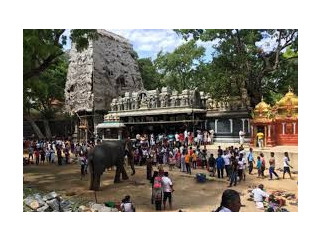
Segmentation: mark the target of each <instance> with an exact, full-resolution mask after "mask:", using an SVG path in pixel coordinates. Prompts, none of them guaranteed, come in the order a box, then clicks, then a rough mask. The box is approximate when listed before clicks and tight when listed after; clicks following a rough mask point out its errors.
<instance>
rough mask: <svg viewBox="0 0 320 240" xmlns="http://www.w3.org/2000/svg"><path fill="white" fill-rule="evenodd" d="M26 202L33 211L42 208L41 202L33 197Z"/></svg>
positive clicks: (25, 200) (26, 199)
mask: <svg viewBox="0 0 320 240" xmlns="http://www.w3.org/2000/svg"><path fill="white" fill-rule="evenodd" d="M24 202H25V204H26V205H27V206H28V207H29V208H31V209H33V210H36V209H38V208H39V207H40V204H39V202H38V201H37V200H36V199H34V198H33V197H31V196H29V197H27V198H25V199H24Z"/></svg>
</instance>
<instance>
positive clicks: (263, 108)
mask: <svg viewBox="0 0 320 240" xmlns="http://www.w3.org/2000/svg"><path fill="white" fill-rule="evenodd" d="M270 109H271V107H270V105H269V104H267V103H266V102H265V101H264V100H263V97H262V99H261V102H260V103H258V104H257V105H256V107H255V108H254V112H255V114H258V115H259V116H260V117H261V116H262V115H266V114H267V113H268V112H269V111H270Z"/></svg>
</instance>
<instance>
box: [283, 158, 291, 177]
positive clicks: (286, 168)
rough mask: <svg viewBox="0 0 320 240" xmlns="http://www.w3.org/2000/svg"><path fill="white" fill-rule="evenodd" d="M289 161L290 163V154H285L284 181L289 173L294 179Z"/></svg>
mask: <svg viewBox="0 0 320 240" xmlns="http://www.w3.org/2000/svg"><path fill="white" fill-rule="evenodd" d="M289 161H290V159H289V154H288V152H285V153H284V158H283V179H284V175H285V173H289V176H290V178H291V179H292V177H291V173H290V168H292V166H291V165H290V164H289Z"/></svg>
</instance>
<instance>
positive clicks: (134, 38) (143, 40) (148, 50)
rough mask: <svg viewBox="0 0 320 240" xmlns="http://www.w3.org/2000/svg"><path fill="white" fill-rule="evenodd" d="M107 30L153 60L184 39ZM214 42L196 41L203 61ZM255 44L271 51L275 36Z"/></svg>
mask: <svg viewBox="0 0 320 240" xmlns="http://www.w3.org/2000/svg"><path fill="white" fill-rule="evenodd" d="M106 30H107V31H109V32H113V33H115V34H118V35H120V36H122V37H124V38H126V39H128V40H129V42H130V43H131V44H132V46H133V49H134V50H135V51H136V52H137V53H138V56H139V58H151V59H152V60H154V59H155V58H156V56H157V54H158V53H159V52H160V51H161V50H162V51H163V52H168V53H171V52H173V51H174V49H176V48H177V47H178V46H180V45H182V44H184V43H185V42H186V41H185V40H184V39H183V38H182V37H181V36H179V35H178V34H176V33H175V32H174V31H173V30H172V29H106ZM64 35H66V36H67V37H68V41H67V44H66V46H64V48H65V49H70V48H71V41H70V38H69V36H70V30H66V32H65V33H64ZM214 43H215V42H213V41H208V42H202V41H200V40H198V41H197V45H198V46H203V47H204V48H205V49H206V52H205V56H204V57H203V61H204V62H211V61H212V53H213V52H214V49H213V47H212V46H213V44H214ZM256 46H258V47H261V48H262V49H263V50H264V51H265V52H269V51H272V50H273V49H274V48H275V46H276V37H275V36H271V35H269V34H267V33H265V34H263V39H262V40H261V41H260V42H257V43H256Z"/></svg>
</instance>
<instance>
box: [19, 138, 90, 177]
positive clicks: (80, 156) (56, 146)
mask: <svg viewBox="0 0 320 240" xmlns="http://www.w3.org/2000/svg"><path fill="white" fill-rule="evenodd" d="M93 147H94V143H93V142H90V141H89V142H82V143H80V142H73V141H70V140H68V139H65V140H62V139H57V140H28V139H26V140H24V141H23V148H24V149H26V150H27V153H28V157H24V159H23V160H24V164H29V163H31V164H33V163H35V164H36V165H39V164H42V165H44V164H45V162H47V163H48V164H55V163H56V160H57V163H58V165H60V166H61V165H63V164H70V163H71V156H73V157H74V158H75V159H77V160H78V162H79V163H80V165H81V178H82V177H83V176H84V175H85V174H86V173H87V167H88V153H89V151H90V149H92V148H93Z"/></svg>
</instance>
